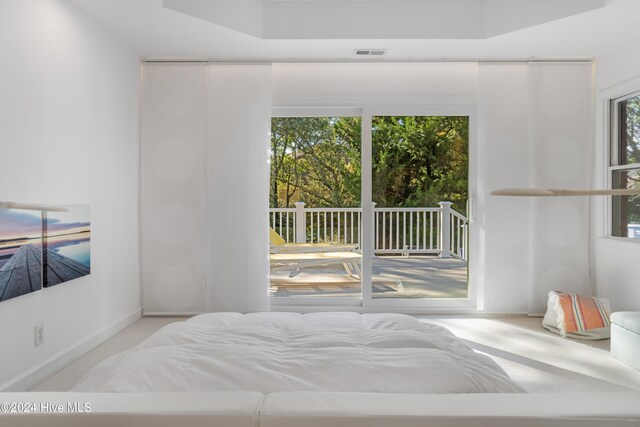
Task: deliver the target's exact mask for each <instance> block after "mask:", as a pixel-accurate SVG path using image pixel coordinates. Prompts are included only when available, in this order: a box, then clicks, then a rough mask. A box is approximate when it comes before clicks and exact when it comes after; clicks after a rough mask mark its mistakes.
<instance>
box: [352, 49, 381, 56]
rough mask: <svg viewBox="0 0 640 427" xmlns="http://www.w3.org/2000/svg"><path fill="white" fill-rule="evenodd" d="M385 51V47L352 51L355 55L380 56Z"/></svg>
mask: <svg viewBox="0 0 640 427" xmlns="http://www.w3.org/2000/svg"><path fill="white" fill-rule="evenodd" d="M385 53H387V49H356V50H354V51H353V54H354V55H355V56H381V55H384V54H385Z"/></svg>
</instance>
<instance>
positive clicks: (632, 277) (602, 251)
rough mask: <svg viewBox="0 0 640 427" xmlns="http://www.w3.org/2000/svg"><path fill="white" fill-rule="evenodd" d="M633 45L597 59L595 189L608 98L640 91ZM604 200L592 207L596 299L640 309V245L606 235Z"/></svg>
mask: <svg viewBox="0 0 640 427" xmlns="http://www.w3.org/2000/svg"><path fill="white" fill-rule="evenodd" d="M636 52H637V46H635V43H634V42H631V43H627V44H624V45H622V46H620V47H619V48H617V49H615V50H613V51H610V52H608V53H606V54H604V55H602V56H600V57H598V58H597V61H596V65H597V72H596V76H597V79H596V113H595V124H596V131H595V136H596V137H595V146H594V152H595V164H594V168H595V173H594V177H595V181H594V187H596V188H605V186H606V185H607V183H606V175H607V172H606V159H605V153H606V149H607V148H606V147H607V142H606V133H607V128H606V127H605V123H606V120H607V118H606V109H605V103H606V100H607V99H611V98H616V97H618V96H621V95H625V94H628V93H632V92H637V91H640V56H639V55H637V54H636ZM605 202H606V199H605V198H603V197H602V198H596V199H594V202H593V204H592V227H593V228H594V230H595V233H594V235H593V239H592V251H591V264H592V266H593V269H594V270H595V274H593V278H594V280H595V288H596V292H597V295H598V296H601V297H605V298H609V299H610V300H611V308H612V310H613V311H620V310H634V311H638V310H640V286H639V285H638V277H639V276H638V261H639V260H640V242H638V241H622V240H617V239H612V238H610V237H608V236H607V227H606V221H608V219H607V218H608V217H607V208H606V203H605Z"/></svg>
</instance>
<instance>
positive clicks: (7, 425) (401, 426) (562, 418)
mask: <svg viewBox="0 0 640 427" xmlns="http://www.w3.org/2000/svg"><path fill="white" fill-rule="evenodd" d="M639 402H640V392H629V393H546V394H535V393H531V394H456V395H452V394H440V395H436V394H383V393H333V392H286V393H272V394H268V395H264V394H261V393H256V392H206V393H191V392H184V393H179V392H174V393H58V392H51V393H46V392H39V393H0V404H1V405H2V407H1V408H0V409H1V410H0V425H2V426H3V427H24V426H30V427H31V426H33V427H84V426H87V425H91V426H95V427H114V426H120V425H122V426H125V425H126V426H140V427H169V426H171V427H173V426H176V425H179V426H180V427H196V426H198V427H201V426H208V427H300V426H305V427H387V426H394V427H436V426H437V427H488V426H492V427H507V426H517V427H552V426H553V427H556V426H560V427H585V426H587V427H596V426H598V427H600V426H607V427H618V426H625V427H640V405H638V403H639ZM7 403H9V404H12V403H15V404H16V405H15V407H16V409H21V410H23V411H24V410H25V405H28V407H29V408H35V409H36V411H35V413H28V414H17V413H11V412H7V411H6V404H7ZM85 403H88V404H89V406H90V412H89V411H87V409H88V407H87V406H85ZM19 404H22V406H20V407H19V408H18V405H19ZM81 408H82V410H83V411H84V412H81Z"/></svg>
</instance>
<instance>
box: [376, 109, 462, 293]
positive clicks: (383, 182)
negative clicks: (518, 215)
mask: <svg viewBox="0 0 640 427" xmlns="http://www.w3.org/2000/svg"><path fill="white" fill-rule="evenodd" d="M371 146H372V155H371V194H372V201H373V212H372V216H373V226H372V231H371V232H372V233H373V235H374V236H373V241H372V244H373V249H372V252H373V254H372V255H373V257H372V261H371V298H373V299H424V298H429V299H466V298H468V297H469V286H468V279H467V277H468V274H467V270H468V269H467V260H468V235H469V230H468V220H467V200H468V153H469V117H467V116H413V115H411V116H410V115H407V116H400V115H398V116H373V117H372V118H371Z"/></svg>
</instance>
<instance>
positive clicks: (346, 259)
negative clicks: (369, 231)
mask: <svg viewBox="0 0 640 427" xmlns="http://www.w3.org/2000/svg"><path fill="white" fill-rule="evenodd" d="M361 155H362V154H361V118H360V117H274V118H273V119H272V126H271V178H270V188H269V204H270V206H269V207H270V210H269V225H270V226H271V231H270V232H271V250H270V260H271V263H270V264H271V282H270V291H271V295H272V297H273V298H277V299H280V301H283V300H284V299H291V298H305V299H314V300H319V299H322V298H358V299H361V298H362V286H361V243H360V242H361V237H362V227H361V223H362V212H361V208H360V199H361Z"/></svg>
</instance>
